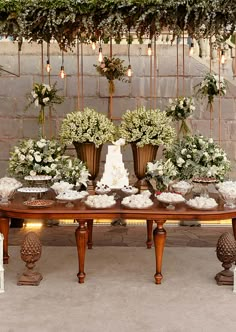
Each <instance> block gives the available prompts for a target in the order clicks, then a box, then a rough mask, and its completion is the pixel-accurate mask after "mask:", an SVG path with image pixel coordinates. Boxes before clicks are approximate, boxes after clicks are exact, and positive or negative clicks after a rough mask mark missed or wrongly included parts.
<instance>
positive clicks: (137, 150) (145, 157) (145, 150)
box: [119, 107, 176, 188]
mask: <svg viewBox="0 0 236 332" xmlns="http://www.w3.org/2000/svg"><path fill="white" fill-rule="evenodd" d="M119 135H120V136H121V137H122V138H124V139H125V141H126V142H127V143H130V144H131V147H132V151H133V158H134V172H135V175H136V176H137V178H138V179H139V180H140V181H141V183H139V184H138V185H139V186H140V188H141V187H142V186H143V187H146V184H145V183H142V182H143V179H144V177H145V173H146V165H147V162H149V161H153V160H154V159H155V157H156V153H157V150H158V147H159V146H160V145H163V146H164V147H170V146H171V145H172V143H173V141H174V139H175V137H176V133H175V129H174V128H172V127H171V119H170V118H169V117H167V115H166V112H165V111H160V110H159V109H146V108H145V107H139V108H137V109H135V110H133V111H130V110H127V111H126V112H125V113H124V114H123V116H122V120H121V123H120V126H119Z"/></svg>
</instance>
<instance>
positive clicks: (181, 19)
mask: <svg viewBox="0 0 236 332" xmlns="http://www.w3.org/2000/svg"><path fill="white" fill-rule="evenodd" d="M235 22H236V2H235V1H231V0H205V1H204V0H177V1H174V0H120V1H117V0H80V1H78V0H8V1H6V0H0V34H2V35H6V36H12V37H13V38H14V39H15V40H18V39H19V38H22V37H24V38H25V39H27V40H29V41H37V42H40V41H46V42H48V41H49V40H51V39H52V38H54V39H55V40H57V42H58V44H59V46H60V48H61V49H64V50H66V49H67V48H70V47H73V45H74V43H75V40H76V38H78V39H79V40H80V41H86V40H88V39H91V38H95V39H98V38H101V39H102V40H106V39H107V38H108V37H110V36H112V37H113V38H115V39H116V40H118V41H119V40H120V39H121V37H122V36H124V35H126V34H127V32H128V31H130V30H132V31H134V32H135V33H136V34H137V36H138V38H139V40H142V38H143V37H146V38H147V37H148V38H152V37H154V36H158V35H159V34H160V33H161V31H163V29H165V30H167V31H171V32H172V33H173V35H174V36H178V35H180V33H181V32H183V31H186V32H187V33H188V34H189V35H190V36H191V37H195V38H200V37H210V36H213V35H214V36H216V37H218V36H220V38H219V39H220V40H225V39H226V38H228V37H229V36H230V35H232V33H233V31H234V30H235Z"/></svg>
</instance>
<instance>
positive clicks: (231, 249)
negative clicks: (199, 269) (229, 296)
mask: <svg viewBox="0 0 236 332" xmlns="http://www.w3.org/2000/svg"><path fill="white" fill-rule="evenodd" d="M216 255H217V258H218V259H219V260H220V261H221V262H222V266H223V268H224V270H222V271H221V272H219V273H217V275H216V276H215V280H216V282H217V284H218V285H233V280H234V274H233V271H231V270H230V268H231V266H232V263H233V262H235V260H236V241H235V239H234V236H233V235H232V234H231V233H228V232H226V233H223V234H222V235H221V236H220V237H219V239H218V242H217V246H216Z"/></svg>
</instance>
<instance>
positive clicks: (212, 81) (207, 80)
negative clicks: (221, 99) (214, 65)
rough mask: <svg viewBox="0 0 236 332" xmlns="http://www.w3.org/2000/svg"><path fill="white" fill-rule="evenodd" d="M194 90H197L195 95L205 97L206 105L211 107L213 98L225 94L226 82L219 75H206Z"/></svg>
mask: <svg viewBox="0 0 236 332" xmlns="http://www.w3.org/2000/svg"><path fill="white" fill-rule="evenodd" d="M195 88H197V95H198V96H201V97H207V98H208V104H209V105H212V103H213V101H214V97H216V96H224V95H225V94H226V81H225V79H224V78H223V77H219V75H216V74H213V73H207V74H206V76H205V77H204V79H203V80H202V82H201V83H200V84H198V85H197V86H195Z"/></svg>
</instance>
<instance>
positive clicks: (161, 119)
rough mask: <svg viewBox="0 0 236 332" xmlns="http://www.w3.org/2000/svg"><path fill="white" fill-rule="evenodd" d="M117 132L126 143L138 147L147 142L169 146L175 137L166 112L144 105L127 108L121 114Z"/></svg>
mask: <svg viewBox="0 0 236 332" xmlns="http://www.w3.org/2000/svg"><path fill="white" fill-rule="evenodd" d="M119 134H120V137H122V138H124V139H125V141H126V142H127V143H135V144H136V145H137V146H138V147H143V146H144V145H147V144H151V145H156V146H159V145H164V146H165V147H169V146H171V145H172V144H173V142H174V140H175V138H176V133H175V130H174V128H172V127H171V119H170V118H169V117H167V114H166V112H165V111H160V110H159V109H155V110H153V109H146V108H145V107H139V108H137V109H135V110H133V111H130V110H127V111H126V112H125V113H124V114H123V115H122V120H121V124H120V126H119Z"/></svg>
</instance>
